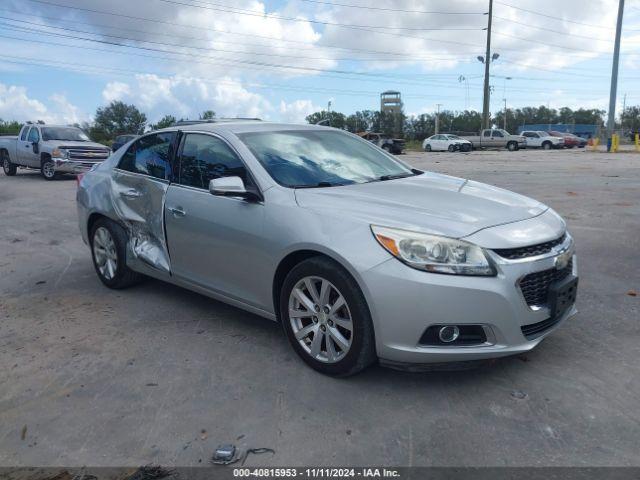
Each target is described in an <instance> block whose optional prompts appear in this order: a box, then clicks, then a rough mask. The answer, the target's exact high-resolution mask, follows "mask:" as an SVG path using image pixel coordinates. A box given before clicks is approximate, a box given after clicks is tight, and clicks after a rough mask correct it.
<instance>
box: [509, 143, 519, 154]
mask: <svg viewBox="0 0 640 480" xmlns="http://www.w3.org/2000/svg"><path fill="white" fill-rule="evenodd" d="M517 149H518V144H517V143H516V142H509V143H507V150H509V151H510V152H513V151H515V150H517Z"/></svg>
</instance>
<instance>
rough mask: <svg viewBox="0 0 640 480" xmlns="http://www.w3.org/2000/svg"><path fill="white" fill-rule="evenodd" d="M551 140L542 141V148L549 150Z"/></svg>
mask: <svg viewBox="0 0 640 480" xmlns="http://www.w3.org/2000/svg"><path fill="white" fill-rule="evenodd" d="M551 147H552V145H551V142H542V149H543V150H551Z"/></svg>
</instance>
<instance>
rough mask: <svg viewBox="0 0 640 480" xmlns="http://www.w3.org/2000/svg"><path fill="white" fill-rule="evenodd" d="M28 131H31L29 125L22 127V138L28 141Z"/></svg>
mask: <svg viewBox="0 0 640 480" xmlns="http://www.w3.org/2000/svg"><path fill="white" fill-rule="evenodd" d="M28 133H29V127H24V128H23V129H22V133H21V134H20V140H22V141H23V142H26V141H27V134H28Z"/></svg>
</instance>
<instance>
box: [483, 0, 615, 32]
mask: <svg viewBox="0 0 640 480" xmlns="http://www.w3.org/2000/svg"><path fill="white" fill-rule="evenodd" d="M496 3H499V4H500V5H503V6H505V7H509V8H513V9H514V10H520V11H522V12H527V13H531V14H533V15H539V16H541V17H545V18H550V19H551V20H556V21H558V22H566V23H573V24H575V25H582V26H585V27H592V28H600V29H603V30H613V28H611V27H605V26H602V25H594V24H593V23H584V22H578V21H577V20H568V19H566V18H564V17H563V18H558V17H557V16H554V15H549V14H548V13H542V12H536V11H535V10H529V9H526V8H522V7H516V6H515V5H511V4H509V3H504V2H499V1H498V0H496Z"/></svg>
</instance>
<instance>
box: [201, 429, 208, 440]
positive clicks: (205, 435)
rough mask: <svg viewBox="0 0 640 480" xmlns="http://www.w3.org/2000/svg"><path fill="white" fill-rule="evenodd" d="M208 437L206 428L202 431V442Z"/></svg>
mask: <svg viewBox="0 0 640 480" xmlns="http://www.w3.org/2000/svg"><path fill="white" fill-rule="evenodd" d="M208 436H209V434H208V433H207V431H206V430H205V429H204V428H203V429H202V430H200V440H206V439H207V437H208Z"/></svg>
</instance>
